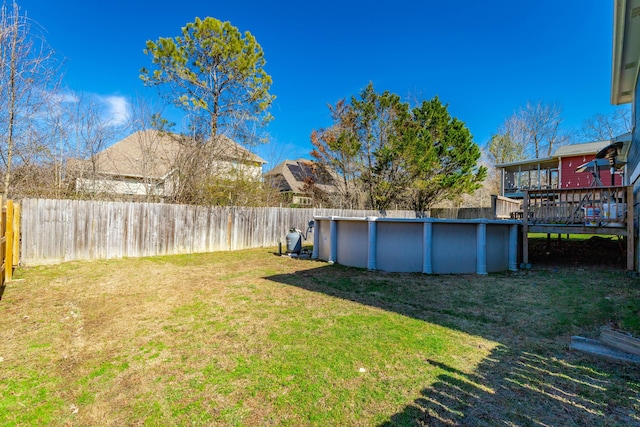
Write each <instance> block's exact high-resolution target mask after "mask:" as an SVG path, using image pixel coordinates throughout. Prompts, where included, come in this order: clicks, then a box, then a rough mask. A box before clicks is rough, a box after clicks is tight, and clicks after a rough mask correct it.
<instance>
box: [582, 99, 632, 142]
mask: <svg viewBox="0 0 640 427" xmlns="http://www.w3.org/2000/svg"><path fill="white" fill-rule="evenodd" d="M631 129H632V120H631V108H630V107H629V106H628V105H623V106H619V107H616V108H615V109H614V110H613V111H611V112H610V113H609V114H602V113H598V114H595V115H594V116H592V117H589V118H588V119H587V120H585V121H584V123H583V124H582V128H580V130H578V132H577V137H578V138H579V139H581V140H584V141H608V140H611V139H613V138H615V137H616V136H619V135H622V134H625V133H628V132H631Z"/></svg>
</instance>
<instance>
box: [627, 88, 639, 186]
mask: <svg viewBox="0 0 640 427" xmlns="http://www.w3.org/2000/svg"><path fill="white" fill-rule="evenodd" d="M634 92H635V94H634V97H633V110H632V111H633V134H632V137H631V146H630V147H629V154H628V155H627V170H628V171H629V172H630V173H631V176H634V177H637V176H638V164H640V130H639V129H638V125H639V124H640V106H639V105H638V99H640V87H639V86H638V80H637V78H636V86H635V90H634ZM636 182H638V181H637V179H636ZM634 184H635V183H634Z"/></svg>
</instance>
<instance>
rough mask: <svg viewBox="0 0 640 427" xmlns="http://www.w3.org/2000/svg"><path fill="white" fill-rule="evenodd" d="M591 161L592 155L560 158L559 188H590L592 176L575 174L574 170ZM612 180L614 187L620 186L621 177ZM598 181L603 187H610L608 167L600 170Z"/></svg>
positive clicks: (581, 173)
mask: <svg viewBox="0 0 640 427" xmlns="http://www.w3.org/2000/svg"><path fill="white" fill-rule="evenodd" d="M593 159H595V155H593V154H588V155H580V156H570V157H563V158H561V159H560V161H561V168H562V177H561V186H560V188H584V187H591V185H592V184H593V176H592V175H591V174H590V173H588V172H576V168H577V167H578V166H580V165H582V164H583V163H586V162H589V161H591V160H593ZM614 179H615V181H614V185H622V177H621V176H620V175H615V178H614ZM600 181H602V184H603V185H611V173H610V171H609V168H608V167H605V168H602V169H600Z"/></svg>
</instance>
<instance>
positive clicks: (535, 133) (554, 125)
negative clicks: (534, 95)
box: [498, 101, 567, 159]
mask: <svg viewBox="0 0 640 427" xmlns="http://www.w3.org/2000/svg"><path fill="white" fill-rule="evenodd" d="M561 124H562V109H561V108H560V107H559V106H558V105H555V104H553V105H549V104H544V103H542V102H541V101H538V102H536V103H532V102H527V104H526V105H525V106H524V107H521V108H520V109H519V110H518V111H516V112H515V113H514V114H513V115H512V116H511V117H509V118H508V119H507V120H505V122H504V123H503V124H502V126H501V129H502V132H499V133H498V134H501V135H507V134H508V135H509V137H510V138H511V139H513V140H514V142H515V144H516V146H521V147H524V149H525V153H526V156H527V157H529V158H536V159H537V158H540V157H548V156H551V155H552V154H553V151H554V150H555V149H556V148H558V147H559V146H561V145H563V144H565V143H566V141H567V135H566V134H565V133H564V132H563V131H562V129H561Z"/></svg>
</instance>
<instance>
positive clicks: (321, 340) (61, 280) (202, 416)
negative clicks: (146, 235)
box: [0, 250, 640, 426]
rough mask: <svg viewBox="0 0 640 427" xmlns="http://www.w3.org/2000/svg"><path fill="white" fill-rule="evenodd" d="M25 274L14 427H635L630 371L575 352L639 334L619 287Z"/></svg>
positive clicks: (387, 277)
mask: <svg viewBox="0 0 640 427" xmlns="http://www.w3.org/2000/svg"><path fill="white" fill-rule="evenodd" d="M18 273H19V274H18V275H19V277H20V278H21V280H20V281H16V282H13V283H10V284H9V285H8V287H7V290H6V292H5V294H4V296H3V299H2V301H0V330H2V337H3V338H2V340H0V357H1V358H2V359H1V360H2V362H0V368H1V369H0V413H4V414H7V416H6V423H7V424H9V425H39V424H51V425H183V424H190V425H247V426H249V425H296V426H297V425H416V424H424V425H451V424H453V425H456V424H458V425H494V422H498V421H500V422H502V420H506V421H507V422H511V423H512V424H514V425H539V424H540V423H545V424H549V425H585V422H587V423H588V424H590V425H599V424H600V425H616V423H620V424H619V425H625V424H624V423H626V422H640V418H638V416H637V413H638V410H639V409H640V407H639V404H640V403H639V401H638V398H637V396H638V393H640V384H638V382H637V381H636V380H634V378H637V377H638V376H637V374H639V373H640V370H638V368H637V367H633V366H626V365H619V364H614V365H611V364H609V363H607V362H604V361H601V360H597V359H591V358H589V357H586V356H584V355H581V354H575V353H571V352H569V351H568V350H567V343H568V337H569V336H570V335H571V334H575V333H582V334H583V335H589V334H595V333H597V328H598V326H599V325H601V324H603V322H610V321H616V322H618V323H620V324H623V323H625V322H627V323H626V324H629V325H631V327H632V328H633V321H632V320H633V309H634V308H633V304H636V303H637V302H638V301H639V300H640V298H639V294H640V291H639V286H638V283H637V281H636V280H635V279H630V278H627V277H626V276H624V274H622V273H621V272H619V271H618V272H615V271H613V272H602V271H585V270H576V269H572V270H568V269H567V270H561V271H553V270H548V271H547V270H542V271H537V272H536V271H534V272H531V273H522V274H521V273H515V274H498V275H490V276H487V277H478V276H473V275H472V276H423V275H412V274H384V273H379V272H368V271H363V270H357V269H350V268H344V267H340V266H329V265H327V264H325V263H320V262H313V261H302V260H292V259H289V258H285V257H282V258H281V257H276V256H273V254H272V253H271V252H269V251H267V250H251V251H241V252H232V253H215V254H203V255H190V256H172V257H162V258H149V259H128V260H116V261H109V262H93V263H69V264H64V265H59V266H53V267H40V268H31V269H25V270H21V271H19V272H18ZM629 319H631V321H629ZM634 396H635V397H634ZM554 420H560V421H562V422H560V423H557V422H555V421H554Z"/></svg>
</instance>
